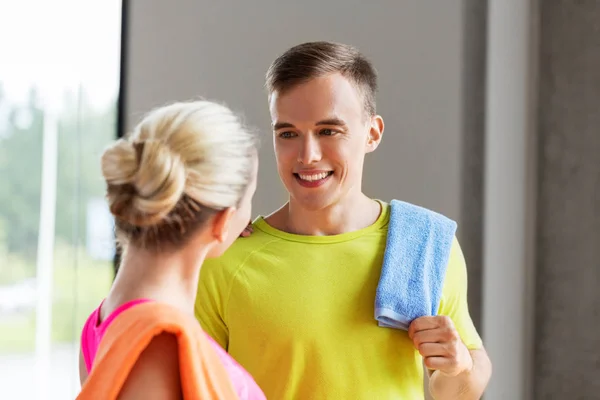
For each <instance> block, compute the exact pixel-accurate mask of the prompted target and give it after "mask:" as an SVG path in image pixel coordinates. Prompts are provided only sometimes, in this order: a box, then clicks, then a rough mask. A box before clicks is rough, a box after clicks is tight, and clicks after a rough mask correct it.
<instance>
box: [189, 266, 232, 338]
mask: <svg viewBox="0 0 600 400" xmlns="http://www.w3.org/2000/svg"><path fill="white" fill-rule="evenodd" d="M221 264H222V261H221V260H219V259H218V258H214V259H206V260H205V262H204V264H203V265H202V269H201V270H200V279H199V282H198V293H197V296H196V305H195V307H194V311H195V314H196V319H197V320H198V321H199V322H200V326H202V329H204V331H205V332H206V333H207V334H208V335H209V336H211V337H212V338H213V339H214V340H215V341H216V342H217V343H218V344H219V345H221V347H223V348H224V349H225V350H227V347H228V345H229V329H228V328H227V323H226V322H225V305H226V301H225V300H226V296H227V293H228V286H229V284H228V282H227V279H226V276H225V268H223V265H221Z"/></svg>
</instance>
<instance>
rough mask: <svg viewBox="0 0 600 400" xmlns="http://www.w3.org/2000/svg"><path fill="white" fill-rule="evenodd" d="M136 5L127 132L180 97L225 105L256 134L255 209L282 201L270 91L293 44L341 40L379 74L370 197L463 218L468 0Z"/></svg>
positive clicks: (149, 1)
mask: <svg viewBox="0 0 600 400" xmlns="http://www.w3.org/2000/svg"><path fill="white" fill-rule="evenodd" d="M232 3H233V2H228V1H220V2H201V1H196V0H181V1H177V2H165V1H161V0H144V1H141V0H134V1H131V10H130V20H129V32H130V35H129V38H128V46H129V55H128V63H127V71H126V82H127V86H126V113H127V125H128V126H129V127H131V126H132V124H134V123H135V122H136V120H137V119H138V118H139V117H140V115H141V113H143V112H145V111H147V110H148V109H150V108H152V107H155V106H157V105H160V104H163V103H165V102H168V101H172V100H182V99H189V98H193V97H198V96H203V97H207V98H210V99H217V100H222V101H225V102H226V103H227V104H228V105H229V106H231V107H232V108H234V109H235V110H238V111H241V112H243V113H244V114H245V116H246V119H247V121H248V122H249V123H250V124H252V125H254V126H256V127H258V128H260V130H261V131H262V133H263V135H264V136H263V137H264V141H263V148H262V150H261V154H260V157H261V158H260V159H261V167H260V180H259V189H258V191H257V195H256V197H255V201H254V207H255V211H256V212H257V213H267V212H270V211H272V210H274V209H275V208H276V207H278V206H280V205H281V204H282V203H283V202H284V201H285V200H286V197H285V193H284V191H283V188H282V186H281V184H280V182H279V178H278V176H277V172H276V169H275V165H274V157H273V152H272V145H271V133H270V129H269V123H270V119H269V114H268V109H267V101H266V95H265V92H264V90H263V83H264V74H265V72H266V69H267V67H268V66H269V64H270V62H271V61H272V60H273V59H274V58H275V57H276V56H277V55H279V54H280V53H281V52H283V51H284V50H285V49H287V48H288V47H290V46H292V45H294V44H297V43H299V42H303V41H309V40H323V39H324V40H335V41H341V42H345V43H350V44H353V45H356V46H357V47H359V48H360V49H361V50H362V51H363V52H364V53H365V54H366V55H367V56H368V57H370V58H371V59H372V61H373V62H374V64H375V66H376V68H377V69H378V71H379V74H380V87H381V90H380V93H379V96H378V108H379V109H378V111H379V112H380V113H381V114H382V115H383V117H384V120H385V122H386V130H385V134H384V139H383V146H381V147H380V148H379V149H378V150H377V152H376V153H374V154H372V155H370V156H369V157H368V160H367V166H366V174H365V180H364V187H365V190H366V191H367V192H368V194H370V195H372V196H376V197H378V198H382V199H386V200H389V199H391V198H402V199H405V200H407V201H412V202H416V203H419V204H422V205H424V206H426V207H430V208H433V209H435V210H438V211H441V212H443V213H445V214H447V215H449V216H451V217H453V218H456V219H460V217H461V206H460V201H461V196H460V193H461V189H462V186H461V184H462V179H461V170H462V164H461V160H462V156H463V154H462V136H461V131H462V127H463V122H462V107H463V104H462V90H463V84H462V82H463V73H462V71H463V63H462V55H463V54H462V53H463V51H462V47H463V42H462V39H463V38H462V25H463V24H462V19H463V14H462V12H463V10H462V1H459V0H452V1H444V2H433V1H425V2H424V1H420V0H404V1H379V2H375V3H373V4H368V5H367V3H365V2H363V1H359V0H339V1H327V2H320V1H317V0H306V1H303V2H296V1H294V2H290V1H276V0H257V1H252V2H250V1H249V2H235V6H234V5H233V4H232Z"/></svg>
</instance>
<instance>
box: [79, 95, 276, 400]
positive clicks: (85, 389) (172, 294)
mask: <svg viewBox="0 0 600 400" xmlns="http://www.w3.org/2000/svg"><path fill="white" fill-rule="evenodd" d="M257 163H258V160H257V154H256V148H255V138H254V135H252V134H251V133H250V132H249V131H248V130H247V129H245V128H244V127H243V126H242V125H241V123H240V121H239V119H238V118H237V117H236V116H235V115H234V114H233V113H232V112H231V111H230V110H229V109H228V108H226V107H224V106H221V105H218V104H215V103H212V102H208V101H195V102H188V103H175V104H171V105H168V106H165V107H162V108H159V109H156V110H154V111H153V112H151V113H149V114H148V115H147V116H146V117H145V118H144V119H143V120H142V121H141V122H140V123H139V125H138V126H137V127H136V128H135V130H134V132H133V133H132V134H131V135H130V136H129V137H128V138H127V139H122V140H118V141H117V142H116V143H114V144H113V145H112V146H111V147H109V148H108V149H107V150H106V151H105V152H104V154H103V156H102V173H103V175H104V178H105V180H106V183H107V199H108V202H109V206H110V210H111V212H112V214H113V215H114V217H115V225H116V232H117V239H118V241H119V243H120V245H121V246H122V250H123V257H122V262H121V265H120V267H119V272H118V274H117V277H116V279H115V281H114V284H113V286H112V288H111V290H110V292H109V293H108V295H107V297H106V298H105V299H104V301H103V302H102V303H101V305H100V306H99V307H98V309H96V310H95V311H94V312H93V313H92V314H91V315H90V317H89V319H88V320H87V322H86V324H85V326H84V328H83V332H82V338H81V354H80V378H81V382H82V392H81V394H80V398H82V399H83V398H100V397H98V396H100V393H103V394H102V396H103V397H102V398H107V397H114V398H119V399H133V398H136V399H137V398H140V399H154V398H156V399H180V398H182V397H184V396H185V398H186V399H187V398H226V399H229V398H239V399H264V395H263V394H262V392H261V390H260V389H259V388H258V386H257V385H256V383H255V382H254V380H253V379H252V378H251V377H250V375H249V374H248V373H247V372H246V371H245V370H244V369H243V368H242V367H241V366H240V365H239V364H237V363H236V362H235V361H234V360H233V359H232V358H231V357H230V356H229V355H228V354H227V353H226V352H225V351H224V350H223V349H222V348H220V347H219V346H218V345H217V344H216V343H215V342H214V341H212V340H211V339H210V338H209V337H208V335H206V334H204V332H203V331H202V330H201V329H200V327H199V326H198V324H197V322H196V319H195V317H194V302H195V298H196V291H197V282H198V277H199V273H200V268H201V266H202V263H203V260H204V259H205V258H206V257H218V256H219V255H221V254H222V253H223V252H224V251H225V250H226V249H227V248H228V247H229V245H230V244H231V243H232V242H233V241H234V240H235V239H236V238H237V237H238V236H239V235H240V233H241V232H242V231H243V230H244V228H245V227H246V225H247V223H248V220H249V219H250V214H251V200H252V196H253V195H254V191H255V188H256V174H257V168H258V166H257Z"/></svg>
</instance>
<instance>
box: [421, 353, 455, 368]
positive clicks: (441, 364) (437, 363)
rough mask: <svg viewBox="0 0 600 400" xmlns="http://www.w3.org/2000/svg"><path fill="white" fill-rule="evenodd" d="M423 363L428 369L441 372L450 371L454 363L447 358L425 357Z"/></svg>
mask: <svg viewBox="0 0 600 400" xmlns="http://www.w3.org/2000/svg"><path fill="white" fill-rule="evenodd" d="M423 363H424V364H425V366H426V367H427V368H429V369H433V370H438V369H439V370H441V371H450V370H451V369H452V368H454V364H455V362H454V361H452V359H450V358H447V357H437V356H434V357H425V358H424V359H423Z"/></svg>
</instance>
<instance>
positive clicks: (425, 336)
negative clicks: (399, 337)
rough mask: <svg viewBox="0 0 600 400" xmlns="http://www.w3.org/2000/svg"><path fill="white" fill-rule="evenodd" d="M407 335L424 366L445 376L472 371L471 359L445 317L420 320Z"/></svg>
mask: <svg viewBox="0 0 600 400" xmlns="http://www.w3.org/2000/svg"><path fill="white" fill-rule="evenodd" d="M408 336H409V337H410V338H411V340H412V341H413V343H414V346H415V348H416V349H417V350H418V351H419V353H421V355H422V356H423V359H424V363H425V366H426V367H427V368H429V369H430V370H433V371H439V373H440V374H442V375H445V376H447V377H455V376H457V375H459V374H461V373H463V372H468V371H470V370H471V369H472V368H473V358H472V357H471V354H470V353H469V349H467V346H465V344H464V343H463V342H462V340H461V338H460V336H459V334H458V332H457V331H456V328H455V327H454V323H453V322H452V320H451V319H450V317H447V316H435V317H421V318H417V319H415V320H414V321H413V322H411V324H410V326H409V328H408Z"/></svg>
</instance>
